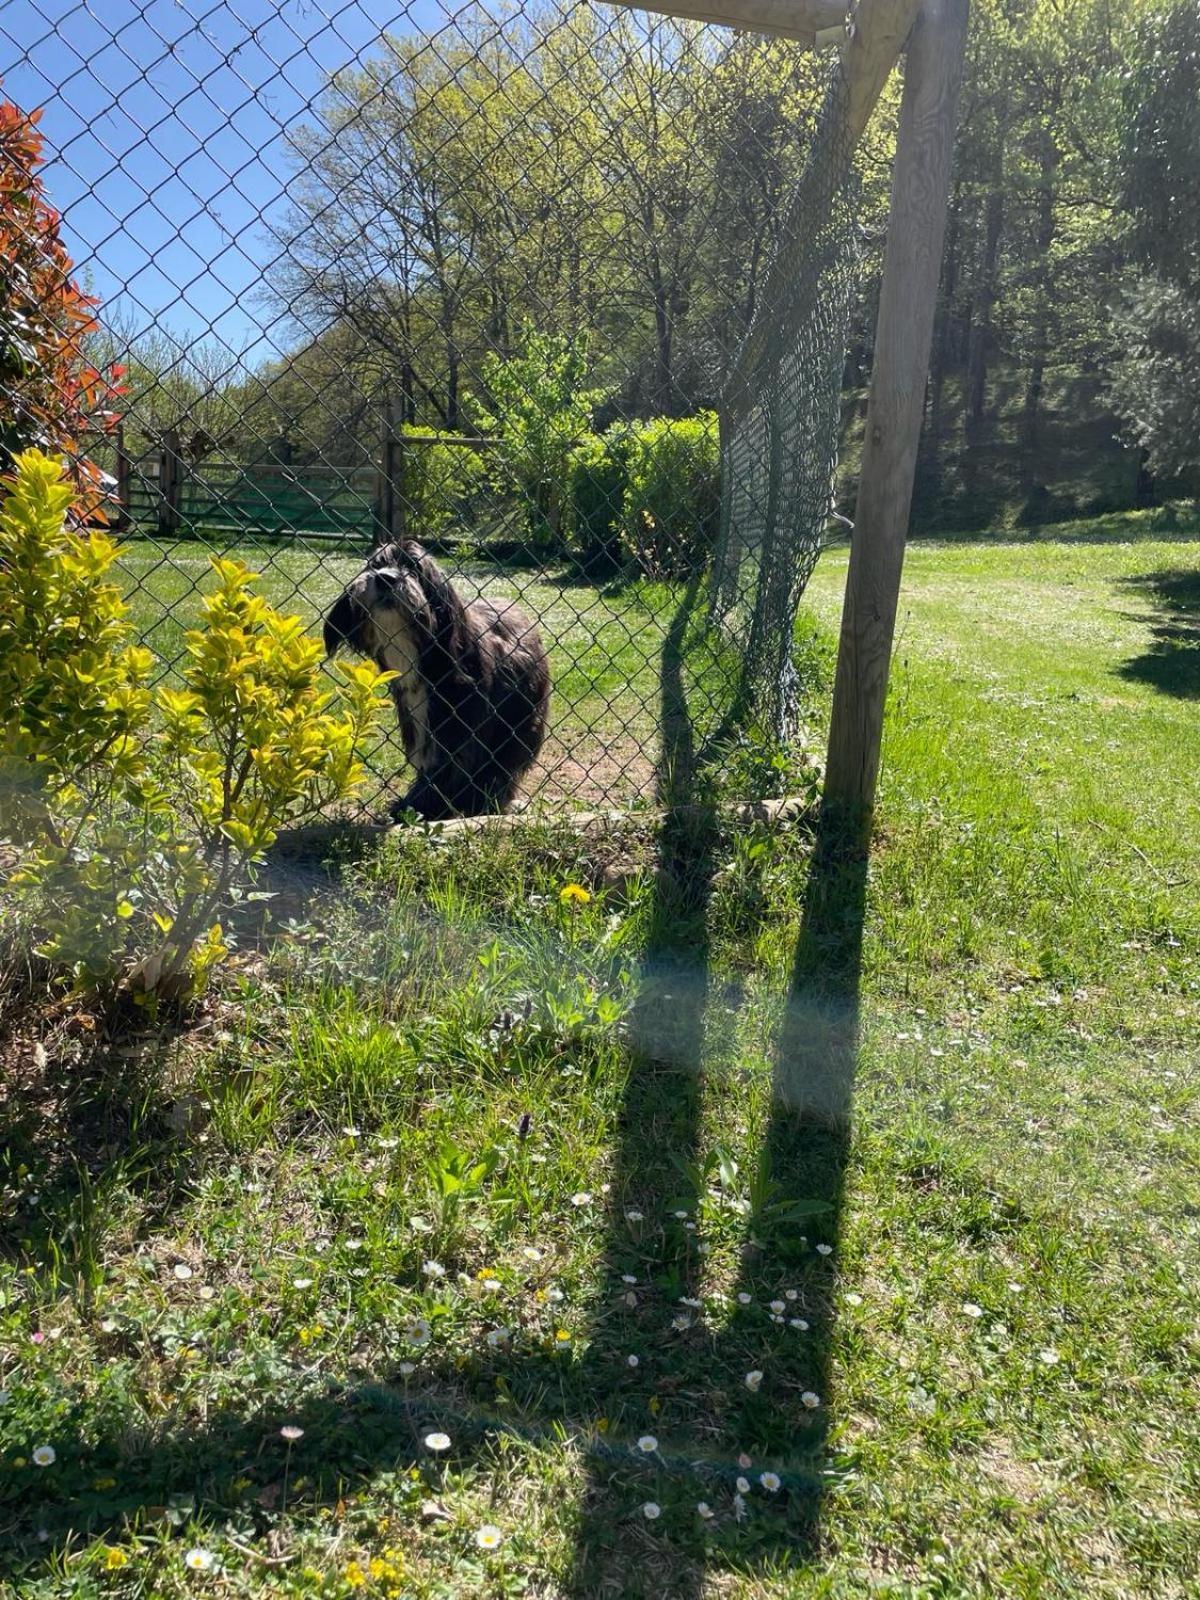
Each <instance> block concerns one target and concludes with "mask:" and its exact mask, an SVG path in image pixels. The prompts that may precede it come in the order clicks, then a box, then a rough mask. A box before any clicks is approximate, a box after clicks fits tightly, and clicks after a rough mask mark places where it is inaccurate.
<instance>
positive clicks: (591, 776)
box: [119, 539, 674, 805]
mask: <svg viewBox="0 0 1200 1600" xmlns="http://www.w3.org/2000/svg"><path fill="white" fill-rule="evenodd" d="M221 553H222V554H225V555H227V556H230V557H233V558H236V559H240V560H242V561H245V562H246V563H247V565H249V566H250V567H252V568H253V569H254V570H255V571H256V572H259V573H260V574H261V585H260V590H261V593H263V594H264V595H265V596H266V597H267V598H268V599H269V600H270V601H271V603H272V605H274V606H276V607H277V608H278V609H280V610H282V611H284V612H286V613H288V614H294V615H297V616H300V617H301V618H302V619H303V621H304V623H305V626H306V627H308V628H310V629H311V630H313V631H315V632H319V631H320V622H321V617H322V616H323V614H324V612H325V611H326V610H327V608H328V607H329V605H330V604H331V603H332V602H333V601H334V600H335V599H336V597H337V595H338V594H339V593H340V592H341V590H342V588H343V587H344V585H345V584H346V583H347V582H348V581H349V580H350V579H352V578H353V577H354V576H355V575H356V574H357V573H358V572H359V571H360V569H361V566H362V560H361V558H360V557H358V556H355V555H343V554H336V553H333V552H330V551H325V550H321V549H319V548H317V549H314V548H311V547H309V548H300V549H284V548H279V547H272V546H260V547H257V548H256V547H253V546H230V547H222V551H221ZM212 554H213V552H212V551H211V550H210V549H209V548H208V546H207V545H206V544H204V543H203V542H201V541H180V542H178V543H173V544H164V543H160V542H158V541H153V540H149V539H131V540H129V541H127V542H126V543H125V545H124V546H123V547H122V553H121V557H120V563H119V567H120V575H121V580H122V583H123V586H124V589H125V593H126V595H127V597H128V600H129V603H130V608H131V611H132V614H133V617H134V620H135V622H136V623H137V625H138V628H139V631H140V633H141V636H142V638H143V639H144V641H145V642H146V643H147V644H148V645H149V647H150V648H151V649H153V650H154V651H155V653H156V654H157V655H158V657H159V658H160V660H161V661H162V662H163V664H164V666H165V667H166V668H167V669H168V671H170V672H177V671H178V670H179V668H180V667H181V666H182V665H183V664H184V661H185V658H186V652H185V646H184V634H185V633H186V631H187V630H188V629H189V628H192V627H195V626H196V623H197V621H198V619H199V616H200V605H201V597H202V595H203V593H204V591H205V589H206V588H207V587H210V580H209V574H210V562H211V558H212ZM446 567H447V570H448V571H450V572H451V573H452V575H453V576H454V579H455V581H456V583H457V585H458V587H459V589H460V591H461V592H462V594H463V595H464V597H465V598H468V599H470V598H473V597H474V596H475V595H486V596H487V597H488V598H489V599H492V600H497V601H501V602H505V603H509V604H516V605H519V606H521V607H522V608H523V609H524V611H525V612H526V613H527V614H528V615H529V616H530V617H532V618H534V619H535V620H536V621H537V622H538V624H539V626H540V628H541V632H542V636H543V639H544V640H545V643H546V646H547V649H548V650H549V652H550V657H551V669H552V674H553V682H554V699H553V704H552V714H551V724H550V734H549V741H548V745H547V748H546V751H545V753H544V755H543V757H542V759H541V760H540V761H539V762H538V764H537V766H536V767H535V769H534V771H533V772H532V773H531V775H530V778H529V780H528V782H527V785H526V792H527V793H528V794H530V795H533V794H537V795H540V796H541V797H543V798H545V799H547V800H555V799H558V798H561V797H563V796H566V797H568V798H582V799H585V800H587V801H589V802H591V803H593V804H612V805H616V804H629V803H631V802H633V801H635V800H636V799H638V798H639V797H640V796H642V795H645V794H647V793H649V792H650V790H651V789H652V787H653V784H652V779H653V771H654V765H655V762H656V760H657V755H658V748H657V739H656V732H657V718H656V715H655V711H654V700H655V693H656V685H657V675H658V661H659V656H660V654H661V651H662V646H663V640H664V637H665V632H666V628H667V625H668V623H669V621H670V615H671V612H672V610H673V609H674V607H673V604H672V601H673V596H672V594H671V592H670V591H669V590H668V589H666V588H664V587H663V586H662V585H653V584H646V583H633V584H628V585H625V586H623V587H621V588H619V589H617V588H609V589H606V590H601V589H598V588H597V587H595V586H594V585H592V584H589V583H585V582H582V581H580V580H579V579H578V578H577V577H575V576H574V574H573V573H572V572H571V571H570V570H569V569H568V568H566V567H564V568H563V569H561V570H554V569H551V570H550V571H547V572H530V571H526V570H523V569H521V568H519V567H517V568H513V567H503V566H500V565H496V564H488V563H486V562H481V561H476V560H471V559H468V560H465V561H463V562H461V563H459V564H455V563H453V562H450V561H447V562H446ZM368 764H369V766H370V768H371V773H372V782H371V783H370V784H369V785H368V788H367V790H366V793H365V799H366V800H367V802H368V803H374V802H383V801H385V800H386V799H387V798H388V795H389V793H394V792H395V791H396V790H397V789H398V788H400V787H402V786H403V785H402V781H401V780H402V775H403V772H404V756H403V751H402V749H401V748H400V742H399V733H398V730H397V729H396V727H395V725H394V723H393V722H392V721H391V720H390V719H389V721H388V723H387V725H386V726H385V728H384V729H383V730H382V733H381V736H380V738H379V740H378V741H377V743H376V745H375V746H374V747H373V749H372V750H371V751H370V752H369V753H368Z"/></svg>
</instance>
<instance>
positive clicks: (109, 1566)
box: [104, 1544, 129, 1572]
mask: <svg viewBox="0 0 1200 1600" xmlns="http://www.w3.org/2000/svg"><path fill="white" fill-rule="evenodd" d="M128 1565H129V1556H128V1555H127V1554H126V1552H125V1551H124V1550H118V1549H117V1547H116V1545H111V1544H110V1545H107V1546H106V1547H105V1550H104V1570H105V1572H116V1571H117V1569H118V1568H119V1567H125V1566H128Z"/></svg>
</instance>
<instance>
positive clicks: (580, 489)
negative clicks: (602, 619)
mask: <svg viewBox="0 0 1200 1600" xmlns="http://www.w3.org/2000/svg"><path fill="white" fill-rule="evenodd" d="M629 449H630V429H629V426H628V424H626V423H621V422H618V423H616V424H614V425H613V427H611V428H610V429H609V430H608V432H607V433H605V434H602V435H601V434H594V433H590V434H588V435H587V437H586V438H585V439H583V440H581V442H580V443H579V444H578V445H577V446H576V447H575V449H574V450H573V451H572V452H571V459H570V461H569V463H568V465H567V518H566V532H567V540H568V544H569V547H570V549H571V551H572V553H573V554H574V555H576V556H577V557H578V558H579V560H580V562H581V563H582V564H583V566H584V567H585V568H586V570H587V571H588V572H590V573H603V572H606V571H609V572H610V571H612V570H613V569H615V568H617V567H619V566H621V565H622V564H623V562H624V560H625V550H624V546H623V545H622V542H621V519H622V516H623V513H624V509H625V491H626V488H627V486H628V481H629V478H628V457H629Z"/></svg>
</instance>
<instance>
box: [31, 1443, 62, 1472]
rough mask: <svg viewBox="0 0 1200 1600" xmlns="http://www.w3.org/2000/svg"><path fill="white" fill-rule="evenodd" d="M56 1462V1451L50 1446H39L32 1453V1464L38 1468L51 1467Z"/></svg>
mask: <svg viewBox="0 0 1200 1600" xmlns="http://www.w3.org/2000/svg"><path fill="white" fill-rule="evenodd" d="M57 1460H58V1451H57V1450H56V1449H55V1448H54V1446H53V1445H52V1444H39V1445H38V1447H37V1449H36V1450H35V1451H34V1452H33V1462H34V1465H35V1466H38V1467H52V1466H53V1465H54V1463H55V1462H56V1461H57Z"/></svg>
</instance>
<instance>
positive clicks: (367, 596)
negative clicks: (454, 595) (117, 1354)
mask: <svg viewBox="0 0 1200 1600" xmlns="http://www.w3.org/2000/svg"><path fill="white" fill-rule="evenodd" d="M432 566H433V559H432V557H431V556H429V555H428V554H427V553H426V551H425V550H424V549H422V547H421V546H420V545H419V544H418V543H417V542H416V540H415V539H404V540H400V541H399V542H397V543H394V544H385V545H381V546H380V547H379V549H378V550H375V551H373V552H372V554H371V557H370V559H369V560H368V561H367V564H366V566H365V567H364V568H363V570H362V571H361V572H360V573H359V574H358V576H357V577H356V578H354V579H353V580H352V581H351V582H350V583H348V584H347V585H346V587H345V588H344V589H343V590H342V592H341V594H340V595H339V596H338V598H337V599H336V600H335V601H334V603H333V605H332V607H331V608H330V610H329V612H328V614H327V615H326V618H325V649H326V652H327V653H328V654H329V655H333V653H334V652H335V651H336V650H338V649H339V648H340V647H341V646H342V645H346V646H348V648H349V649H351V650H353V651H355V652H356V653H357V654H359V655H364V656H374V655H378V654H379V652H380V651H381V650H383V649H384V648H385V647H386V645H387V643H388V641H389V640H390V639H391V638H393V637H394V636H395V635H397V634H403V635H404V636H405V638H406V639H411V640H420V639H422V638H427V637H428V636H429V635H430V634H431V633H432V632H433V628H434V622H435V619H434V613H433V607H432V605H431V595H430V575H429V569H430V568H431V567H432Z"/></svg>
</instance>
